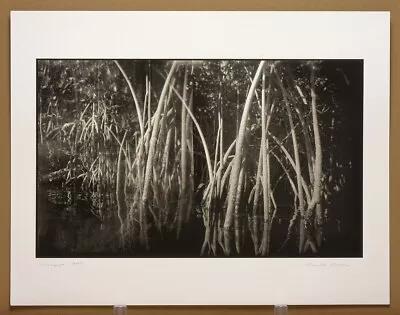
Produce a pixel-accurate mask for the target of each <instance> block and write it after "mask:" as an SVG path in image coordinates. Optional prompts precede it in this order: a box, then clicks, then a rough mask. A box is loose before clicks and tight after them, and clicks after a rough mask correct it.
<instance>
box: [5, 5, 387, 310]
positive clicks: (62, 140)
mask: <svg viewBox="0 0 400 315" xmlns="http://www.w3.org/2000/svg"><path fill="white" fill-rule="evenodd" d="M389 52H390V15H389V13H388V12H263V11H260V12H253V11H251V12H250V11H249V12H244V11H243V12H233V11H232V12H228V11H220V12H217V11H215V12H206V11H203V12H190V11H186V12H185V11H181V12H177V11H168V12H161V11H159V12H157V11H152V12H145V11H142V12H134V11H126V12H122V11H113V12H111V11H110V12H106V11H101V12H100V11H92V12H90V11H85V12H81V11H75V12H73V11H68V12H67V11H57V12H56V11H46V12H45V11H35V12H33V11H14V12H12V14H11V139H12V142H11V144H12V147H11V153H12V168H11V171H12V174H11V175H12V185H11V189H12V191H11V194H12V196H11V201H12V203H11V205H12V209H11V217H12V220H11V288H10V295H11V296H10V303H11V305H116V304H125V305H274V304H275V305H276V304H287V305H335V304H342V305H343V304H389V303H390V299H389V279H390V275H389V109H390V103H389V100H390V93H389V92H390V91H389V86H390V73H389V71H390V54H389ZM349 279H351V281H349Z"/></svg>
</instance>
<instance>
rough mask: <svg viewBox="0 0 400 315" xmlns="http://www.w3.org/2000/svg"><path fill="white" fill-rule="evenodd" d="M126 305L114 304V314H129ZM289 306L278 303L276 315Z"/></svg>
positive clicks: (284, 314) (283, 311) (282, 312)
mask: <svg viewBox="0 0 400 315" xmlns="http://www.w3.org/2000/svg"><path fill="white" fill-rule="evenodd" d="M126 313H127V306H126V305H114V315H127V314H126ZM287 314H288V306H287V305H285V304H278V305H275V306H274V315H287Z"/></svg>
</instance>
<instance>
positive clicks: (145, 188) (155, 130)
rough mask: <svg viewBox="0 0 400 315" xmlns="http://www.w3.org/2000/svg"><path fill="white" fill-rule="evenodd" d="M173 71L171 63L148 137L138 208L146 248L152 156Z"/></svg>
mask: <svg viewBox="0 0 400 315" xmlns="http://www.w3.org/2000/svg"><path fill="white" fill-rule="evenodd" d="M175 69H176V62H175V61H174V62H173V63H172V66H171V69H170V71H169V74H168V77H167V79H166V80H165V83H164V87H163V89H162V92H161V96H160V99H159V103H158V106H157V110H156V113H155V116H154V123H153V128H152V133H151V137H150V144H149V154H148V156H147V163H146V170H145V178H144V185H143V196H142V202H141V207H140V214H141V215H140V219H141V220H140V221H141V236H142V237H141V238H142V240H143V243H144V245H145V246H146V248H149V244H148V237H147V216H146V211H147V209H148V207H149V195H150V185H151V177H152V174H153V162H154V154H155V149H156V143H157V135H158V130H159V127H160V126H159V122H160V116H161V112H162V109H163V107H164V106H163V102H164V98H165V96H166V94H167V91H168V87H169V83H170V81H171V78H172V76H173V74H174V72H175Z"/></svg>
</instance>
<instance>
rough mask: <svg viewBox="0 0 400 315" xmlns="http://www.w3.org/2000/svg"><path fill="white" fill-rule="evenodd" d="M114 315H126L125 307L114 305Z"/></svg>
mask: <svg viewBox="0 0 400 315" xmlns="http://www.w3.org/2000/svg"><path fill="white" fill-rule="evenodd" d="M114 315H126V305H114Z"/></svg>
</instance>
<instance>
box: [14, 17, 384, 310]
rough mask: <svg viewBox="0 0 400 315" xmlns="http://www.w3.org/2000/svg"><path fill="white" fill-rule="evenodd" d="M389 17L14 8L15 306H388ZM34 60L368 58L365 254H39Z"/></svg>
mask: <svg viewBox="0 0 400 315" xmlns="http://www.w3.org/2000/svg"><path fill="white" fill-rule="evenodd" d="M149 21H151V23H149ZM389 25H390V14H389V13H388V12H174V11H169V12H157V11H156V12H133V11H132V12H118V11H113V12H104V11H98V12H96V11H92V12H91V11H86V12H73V11H70V12H50V11H49V12H43V11H35V12H33V11H31V12H30V11H14V12H12V13H11V141H12V142H11V143H12V148H11V159H12V163H11V164H12V165H11V172H12V176H11V289H10V293H11V296H10V303H11V305H114V304H127V305H274V304H288V305H310V304H311V305H318V304H324V305H331V304H342V305H344V304H389V302H390V299H389V280H390V277H389V80H390V77H389V72H390V62H389V61H390V49H389V46H390V42H389V37H390V36H389V35H390V34H389V33H390V27H389ZM149 39H151V40H149ZM37 58H163V59H179V58H185V59H187V58H189V59H192V58H193V59H205V58H220V59H224V58H232V59H235V58H238V59H241V58H254V59H342V58H345V59H352V58H356V59H363V60H364V152H363V153H364V165H363V172H364V173H363V177H364V184H363V196H364V198H363V204H364V210H363V211H364V212H363V213H364V219H363V220H364V222H363V230H364V236H363V244H364V247H363V258H359V259H347V258H346V259H318V258H313V259H305V258H302V259H275V258H274V259H268V258H266V259H143V258H141V259H126V258H125V259H80V260H74V259H37V258H35V229H36V227H35V221H36V220H35V212H36V210H35V205H36V199H35V198H36V186H35V183H36V171H35V169H36V128H35V127H36V111H35V99H36V72H35V71H36V59H37ZM350 210H351V209H349V211H350ZM378 213H379V214H378Z"/></svg>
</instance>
